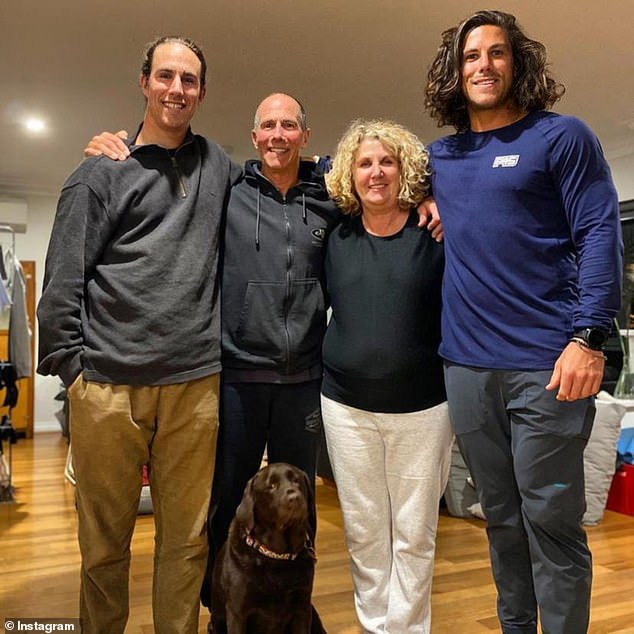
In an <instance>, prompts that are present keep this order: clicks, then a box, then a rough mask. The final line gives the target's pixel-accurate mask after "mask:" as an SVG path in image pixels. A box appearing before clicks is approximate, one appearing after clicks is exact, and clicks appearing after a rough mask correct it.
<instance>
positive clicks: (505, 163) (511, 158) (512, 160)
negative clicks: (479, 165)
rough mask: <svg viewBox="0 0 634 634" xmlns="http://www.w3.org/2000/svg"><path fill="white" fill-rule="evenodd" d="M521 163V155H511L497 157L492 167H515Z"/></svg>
mask: <svg viewBox="0 0 634 634" xmlns="http://www.w3.org/2000/svg"><path fill="white" fill-rule="evenodd" d="M519 162H520V155H519V154H509V155H508V156H496V157H495V158H494V159H493V165H492V166H491V167H494V168H495V167H515V166H516V165H517V164H518V163H519Z"/></svg>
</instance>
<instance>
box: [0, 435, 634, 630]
mask: <svg viewBox="0 0 634 634" xmlns="http://www.w3.org/2000/svg"><path fill="white" fill-rule="evenodd" d="M66 449H67V447H66V443H65V441H64V440H63V439H62V438H61V436H60V435H59V434H57V433H45V434H36V436H35V438H34V439H33V440H22V439H21V440H20V441H19V442H18V444H17V445H14V446H13V484H14V486H15V489H16V491H15V502H13V503H3V504H0V573H1V574H0V627H2V626H3V625H4V619H5V618H7V617H23V618H45V617H49V618H50V617H57V618H63V617H66V618H74V617H76V616H77V597H78V587H79V582H78V569H79V553H78V548H77V542H76V539H75V528H76V520H75V511H74V508H73V490H72V486H71V485H70V484H68V483H67V482H66V480H65V479H64V476H63V472H64V463H65V458H66ZM5 451H6V445H5ZM317 503H318V513H319V536H318V544H317V545H318V553H317V554H318V559H319V561H318V564H317V575H316V580H315V590H314V603H315V605H316V606H317V608H318V610H319V612H320V614H321V615H322V618H323V621H324V625H325V626H326V627H327V629H328V632H329V633H330V634H359V633H360V632H361V629H360V628H359V626H358V625H357V622H356V618H355V614H354V608H353V603H352V584H351V580H350V572H349V568H348V558H347V554H346V551H345V548H344V543H343V533H342V524H341V515H340V512H339V506H338V503H337V495H336V491H335V489H334V488H333V487H332V486H331V485H328V484H326V483H320V484H319V485H318V490H317ZM588 534H589V538H590V542H591V546H592V550H593V553H594V590H593V601H592V622H591V627H590V632H591V633H592V634H617V633H625V632H629V633H634V517H629V516H626V515H621V514H619V513H612V512H609V511H608V512H606V515H605V518H604V521H603V522H602V524H600V525H599V526H597V527H592V528H589V529H588ZM152 547H153V525H152V516H141V517H139V520H138V524H137V529H136V532H135V537H134V542H133V558H132V568H131V582H130V588H131V601H130V602H131V613H130V621H129V626H128V629H127V632H129V633H130V634H141V633H143V634H150V633H151V632H152V631H153V628H152V625H151V623H152V620H151V607H150V595H151V592H150V585H151V578H152ZM433 615H434V616H433V620H434V623H433V627H432V631H433V633H434V634H445V633H447V634H449V633H451V634H478V633H479V632H481V633H486V632H496V631H499V627H498V624H497V619H496V616H495V592H494V590H493V586H492V581H491V574H490V571H489V562H488V556H487V548H486V538H485V533H484V527H483V522H481V521H479V520H475V519H474V520H472V521H471V520H464V519H457V518H452V517H449V516H447V515H446V514H443V515H442V517H441V519H440V526H439V531H438V548H437V557H436V570H435V575H434V594H433ZM206 623H207V618H206V614H205V611H204V610H203V611H202V613H201V618H200V632H201V633H202V632H205V631H206ZM391 634H398V633H396V632H394V633H391Z"/></svg>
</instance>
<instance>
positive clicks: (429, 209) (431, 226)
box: [417, 197, 443, 242]
mask: <svg viewBox="0 0 634 634" xmlns="http://www.w3.org/2000/svg"><path fill="white" fill-rule="evenodd" d="M417 211H418V218H419V220H418V226H419V227H420V228H421V229H422V228H423V227H427V230H428V231H430V232H431V236H432V238H434V240H436V242H442V239H443V228H442V222H440V214H439V213H438V207H437V206H436V201H435V200H434V199H433V198H431V197H430V198H425V200H423V202H421V204H420V205H418V209H417Z"/></svg>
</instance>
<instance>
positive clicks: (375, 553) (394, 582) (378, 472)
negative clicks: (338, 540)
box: [321, 395, 453, 634]
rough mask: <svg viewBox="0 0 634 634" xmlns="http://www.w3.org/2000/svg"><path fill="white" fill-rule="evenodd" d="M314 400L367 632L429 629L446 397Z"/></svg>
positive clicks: (446, 454) (445, 451)
mask: <svg viewBox="0 0 634 634" xmlns="http://www.w3.org/2000/svg"><path fill="white" fill-rule="evenodd" d="M321 407H322V417H323V422H324V430H325V433H326V442H327V444H328V454H329V456H330V462H331V465H332V468H333V473H334V477H335V481H336V484H337V492H338V495H339V501H340V504H341V511H342V513H343V522H344V530H345V536H346V543H347V546H348V551H349V552H350V557H351V567H352V579H353V583H354V598H355V607H356V611H357V617H358V618H359V621H360V623H361V626H362V627H363V630H364V632H367V633H370V634H374V633H379V632H380V633H387V634H408V633H410V632H411V633H414V632H416V633H417V634H421V633H424V634H428V633H429V631H430V627H431V584H432V575H433V566H434V550H435V544H436V527H437V524H438V508H439V500H440V498H441V496H442V495H443V493H444V490H445V486H446V484H447V478H448V475H449V465H450V453H451V444H452V441H453V433H452V430H451V425H450V423H449V416H448V413H447V404H446V403H442V404H440V405H437V406H435V407H431V408H429V409H426V410H423V411H420V412H412V413H407V414H384V413H375V412H367V411H364V410H360V409H356V408H354V407H349V406H347V405H343V404H341V403H338V402H336V401H333V400H331V399H328V398H326V397H325V396H323V395H322V397H321Z"/></svg>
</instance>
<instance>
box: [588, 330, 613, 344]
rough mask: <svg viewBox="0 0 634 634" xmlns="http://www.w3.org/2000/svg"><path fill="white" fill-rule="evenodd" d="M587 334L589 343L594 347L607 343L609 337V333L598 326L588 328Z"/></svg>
mask: <svg viewBox="0 0 634 634" xmlns="http://www.w3.org/2000/svg"><path fill="white" fill-rule="evenodd" d="M586 336H587V340H588V343H589V344H590V345H591V346H593V347H595V346H596V347H600V346H602V345H603V344H604V343H605V340H606V339H607V338H608V336H607V334H606V333H605V332H604V331H603V330H599V329H598V328H588V329H587V330H586Z"/></svg>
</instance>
